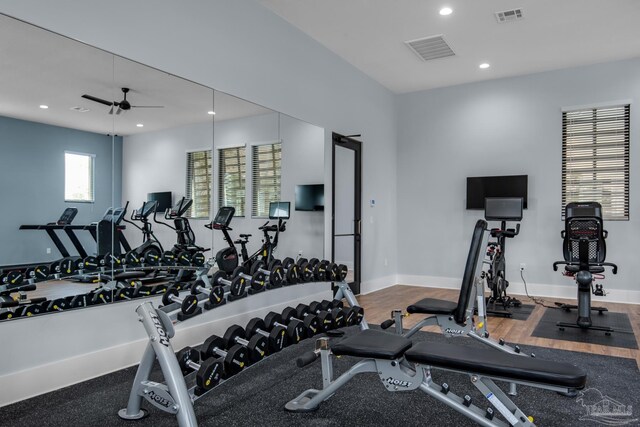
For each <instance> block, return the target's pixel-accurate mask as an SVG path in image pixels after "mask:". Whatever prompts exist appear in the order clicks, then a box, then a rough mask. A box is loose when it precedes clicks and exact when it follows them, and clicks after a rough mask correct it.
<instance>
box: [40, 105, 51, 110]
mask: <svg viewBox="0 0 640 427" xmlns="http://www.w3.org/2000/svg"><path fill="white" fill-rule="evenodd" d="M40 108H42V109H43V110H46V109H47V108H49V106H48V105H44V104H42V105H41V106H40Z"/></svg>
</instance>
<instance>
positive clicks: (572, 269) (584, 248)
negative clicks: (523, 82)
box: [553, 202, 618, 335]
mask: <svg viewBox="0 0 640 427" xmlns="http://www.w3.org/2000/svg"><path fill="white" fill-rule="evenodd" d="M608 234H609V233H608V232H607V230H604V229H603V221H602V206H601V205H600V203H597V202H581V203H569V204H568V205H567V206H566V207H565V229H564V230H563V231H562V232H561V233H560V235H561V236H562V239H563V241H562V252H563V255H564V261H556V262H554V263H553V270H554V271H557V270H558V266H559V265H564V266H565V267H564V272H563V274H564V275H565V276H568V277H571V278H574V279H575V281H576V284H577V285H578V304H577V305H574V304H563V303H556V305H557V306H558V307H560V308H561V309H564V310H566V311H571V310H572V309H578V318H577V319H576V323H567V322H558V323H556V325H557V326H558V328H559V329H560V330H564V329H565V328H580V329H584V330H588V329H591V330H595V331H603V332H604V333H605V335H611V332H614V330H613V328H610V327H608V326H594V325H593V323H592V321H591V311H597V312H598V314H600V315H602V314H603V313H604V312H605V311H608V310H607V308H606V307H592V306H591V294H592V293H593V294H594V295H597V296H604V295H606V294H605V292H604V288H603V287H602V285H601V284H595V283H594V282H593V279H594V278H596V279H604V274H602V273H604V270H605V269H604V268H605V267H611V271H612V272H613V274H617V273H618V266H617V265H615V264H613V263H610V262H604V260H605V258H606V255H607V249H606V245H605V239H606V238H607V236H608Z"/></svg>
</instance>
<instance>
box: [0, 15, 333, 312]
mask: <svg viewBox="0 0 640 427" xmlns="http://www.w3.org/2000/svg"><path fill="white" fill-rule="evenodd" d="M0 56H1V57H2V61H1V62H0V135H1V137H2V141H3V144H2V148H1V149H2V155H1V156H0V195H1V196H2V200H3V201H4V202H3V206H4V217H3V221H2V222H0V230H1V232H0V234H1V235H2V236H3V238H2V240H1V241H0V272H1V273H0V277H1V278H2V281H1V283H0V320H5V321H6V320H12V321H15V320H18V319H22V318H28V317H32V316H39V315H43V314H50V313H60V312H64V311H66V310H73V309H79V308H84V307H91V306H93V305H102V304H108V303H115V302H118V301H130V300H135V299H137V298H143V297H148V296H154V295H162V294H163V292H164V290H165V289H166V288H167V287H168V286H170V285H172V284H173V283H175V282H176V280H178V281H180V282H184V283H189V282H190V281H193V280H194V278H195V277H196V276H195V273H196V272H197V271H202V270H203V269H205V268H206V270H207V272H212V271H215V270H216V269H217V268H218V267H219V266H218V265H217V264H216V262H215V261H216V254H218V253H221V251H224V250H225V248H228V247H229V243H228V242H227V241H226V240H225V239H224V233H223V232H222V231H221V230H220V229H219V228H216V227H212V222H213V221H214V219H215V218H216V214H217V213H218V211H219V210H220V208H221V207H223V206H226V207H233V208H234V211H235V214H234V217H233V218H232V219H231V220H230V221H231V222H230V223H229V224H228V226H229V227H230V228H232V230H229V231H228V233H229V235H230V237H231V239H232V240H233V241H236V242H237V241H238V240H245V241H247V242H246V243H245V244H244V246H245V247H246V252H247V255H248V256H249V257H251V255H252V254H254V253H260V250H261V248H262V245H263V240H264V238H265V233H271V235H272V237H271V238H272V239H273V235H274V231H273V230H274V227H273V226H275V225H277V224H279V223H280V225H282V224H283V223H285V222H286V224H284V226H282V227H280V228H278V233H279V237H278V246H277V248H276V250H275V253H274V256H275V257H276V258H279V259H283V258H285V257H292V258H294V259H295V258H296V257H306V258H314V257H315V258H322V257H323V255H324V222H325V221H324V215H325V213H324V197H323V194H324V129H322V128H319V127H317V126H314V125H311V124H309V123H306V122H303V121H300V120H297V119H295V118H292V117H290V116H286V115H283V114H280V113H278V112H275V111H272V110H269V109H267V108H264V107H261V106H258V105H256V104H253V103H250V102H247V101H245V100H241V99H239V98H236V97H234V96H231V95H228V94H225V93H222V92H219V91H215V90H213V89H211V88H208V87H205V86H202V85H199V84H197V83H194V82H191V81H188V80H185V79H182V78H179V77H177V76H174V75H171V74H168V73H166V72H163V71H160V70H157V69H154V68H151V67H148V66H145V65H143V64H139V63H137V62H134V61H130V60H128V59H125V58H122V57H118V56H116V55H113V54H111V53H108V52H105V51H102V50H100V49H96V48H93V47H91V46H87V45H85V44H83V43H80V42H77V41H74V40H71V39H68V38H66V37H63V36H60V35H58V34H54V33H51V32H48V31H46V30H43V29H41V28H38V27H35V26H32V25H29V24H26V23H24V22H21V21H18V20H15V19H12V18H10V17H7V16H4V15H0ZM273 202H285V203H283V204H282V205H275V208H276V211H277V212H276V211H273V209H274V205H273ZM286 202H288V205H287V204H286ZM285 206H286V207H287V209H285ZM270 208H271V209H272V211H271V212H270ZM285 211H287V212H286V217H288V218H283V219H282V220H281V221H278V219H274V212H276V213H278V215H279V214H283V213H284V212H285ZM278 215H276V216H278ZM282 216H284V214H283V215H282ZM270 217H271V218H270ZM267 223H268V224H267ZM265 224H267V226H271V228H270V229H269V230H271V231H265V229H264V228H262V229H261V227H263V226H264V225H265ZM276 228H277V227H276ZM241 234H243V235H249V234H250V235H251V236H250V237H244V238H241V236H240V235H241ZM237 250H238V251H239V252H241V245H240V244H238V245H237ZM242 261H243V260H242V258H240V262H242ZM202 263H204V267H203V266H202Z"/></svg>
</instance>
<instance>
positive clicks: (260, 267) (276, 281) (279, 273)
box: [251, 259, 284, 288]
mask: <svg viewBox="0 0 640 427" xmlns="http://www.w3.org/2000/svg"><path fill="white" fill-rule="evenodd" d="M258 272H261V273H262V274H264V276H265V277H266V278H267V279H268V280H269V284H270V285H271V287H272V288H279V287H281V286H282V282H283V281H284V269H283V268H282V263H281V262H280V260H277V259H274V260H272V261H271V262H270V263H269V269H268V270H267V269H265V262H264V261H262V260H258V261H256V262H254V263H253V265H252V266H251V275H252V276H253V275H255V274H256V273H258Z"/></svg>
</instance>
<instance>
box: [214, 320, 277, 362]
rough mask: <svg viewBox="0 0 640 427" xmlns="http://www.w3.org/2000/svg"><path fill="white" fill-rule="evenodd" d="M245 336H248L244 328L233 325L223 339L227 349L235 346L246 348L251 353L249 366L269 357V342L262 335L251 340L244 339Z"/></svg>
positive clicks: (254, 336)
mask: <svg viewBox="0 0 640 427" xmlns="http://www.w3.org/2000/svg"><path fill="white" fill-rule="evenodd" d="M245 336H247V334H246V332H245V330H244V328H243V327H242V326H240V325H231V326H230V327H229V328H228V329H227V332H225V334H224V336H223V337H222V339H223V340H224V342H225V348H230V347H233V346H234V345H235V344H239V345H241V346H243V347H246V348H247V350H248V351H249V357H248V359H247V361H248V365H253V364H254V363H256V362H259V361H260V360H262V359H264V358H265V357H266V356H267V355H268V351H269V348H268V347H269V342H268V341H267V338H266V337H264V336H262V335H260V334H255V335H253V336H252V337H251V338H250V339H249V340H246V339H244V337H245Z"/></svg>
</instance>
